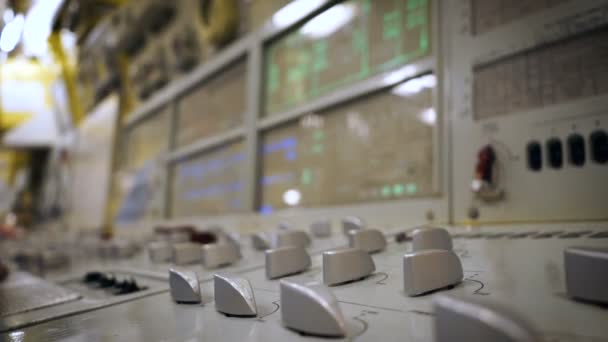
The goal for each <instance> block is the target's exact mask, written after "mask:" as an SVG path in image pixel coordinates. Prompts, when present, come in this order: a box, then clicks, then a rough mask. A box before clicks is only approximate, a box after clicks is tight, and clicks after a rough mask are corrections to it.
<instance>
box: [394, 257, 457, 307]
mask: <svg viewBox="0 0 608 342" xmlns="http://www.w3.org/2000/svg"><path fill="white" fill-rule="evenodd" d="M462 277H463V274H462V264H461V263H460V259H459V258H458V256H457V255H456V254H455V253H454V252H452V251H446V250H444V249H428V250H424V251H419V252H413V253H407V254H405V255H404V256H403V287H404V290H405V293H406V294H407V295H408V296H417V295H420V294H423V293H426V292H430V291H433V290H438V289H441V288H444V287H448V286H451V285H456V284H458V283H460V282H461V281H462Z"/></svg>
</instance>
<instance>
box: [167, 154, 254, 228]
mask: <svg viewBox="0 0 608 342" xmlns="http://www.w3.org/2000/svg"><path fill="white" fill-rule="evenodd" d="M244 162H245V153H244V151H243V143H242V142H238V143H234V144H231V145H229V146H225V147H222V148H219V149H216V150H212V151H208V152H205V153H203V154H201V155H198V156H195V157H193V158H191V159H187V160H184V161H182V162H179V163H177V164H176V165H175V166H173V167H172V170H171V178H172V180H171V202H170V209H171V212H170V215H171V216H172V217H190V216H197V215H204V214H221V213H228V212H237V211H241V210H243V203H242V202H241V197H242V196H241V192H242V191H243V187H244V183H243V177H242V176H243V166H244Z"/></svg>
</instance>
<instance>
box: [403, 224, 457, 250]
mask: <svg viewBox="0 0 608 342" xmlns="http://www.w3.org/2000/svg"><path fill="white" fill-rule="evenodd" d="M412 246H413V250H414V251H422V250H425V249H445V250H448V251H451V250H452V237H451V236H450V233H448V231H447V230H445V229H443V228H435V227H432V228H419V229H416V230H414V231H413V232H412Z"/></svg>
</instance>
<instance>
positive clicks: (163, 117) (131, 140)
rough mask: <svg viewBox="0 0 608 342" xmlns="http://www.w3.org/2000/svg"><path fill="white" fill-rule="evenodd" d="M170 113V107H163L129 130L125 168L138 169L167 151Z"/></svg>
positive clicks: (126, 142) (126, 138)
mask: <svg viewBox="0 0 608 342" xmlns="http://www.w3.org/2000/svg"><path fill="white" fill-rule="evenodd" d="M168 115H170V113H169V109H167V108H165V109H162V110H161V111H160V112H159V113H156V114H154V115H153V116H152V117H150V118H148V119H146V120H145V121H143V122H141V123H139V124H137V125H136V126H135V127H134V128H132V129H131V130H130V131H129V132H127V134H126V137H125V141H124V146H125V151H124V152H125V154H124V156H125V158H126V159H124V160H123V162H124V164H122V165H124V167H125V168H127V169H138V168H140V167H142V166H143V165H144V164H145V163H146V162H147V161H149V160H151V159H155V158H157V157H158V156H160V155H161V154H162V153H164V152H166V151H167V146H168V139H169V126H168V125H167V122H169V121H168V118H167V116H168Z"/></svg>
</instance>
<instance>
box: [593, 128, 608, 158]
mask: <svg viewBox="0 0 608 342" xmlns="http://www.w3.org/2000/svg"><path fill="white" fill-rule="evenodd" d="M589 142H590V144H591V159H592V160H593V161H594V162H596V163H598V164H606V162H608V134H606V132H604V131H595V132H593V133H591V135H590V136H589Z"/></svg>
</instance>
